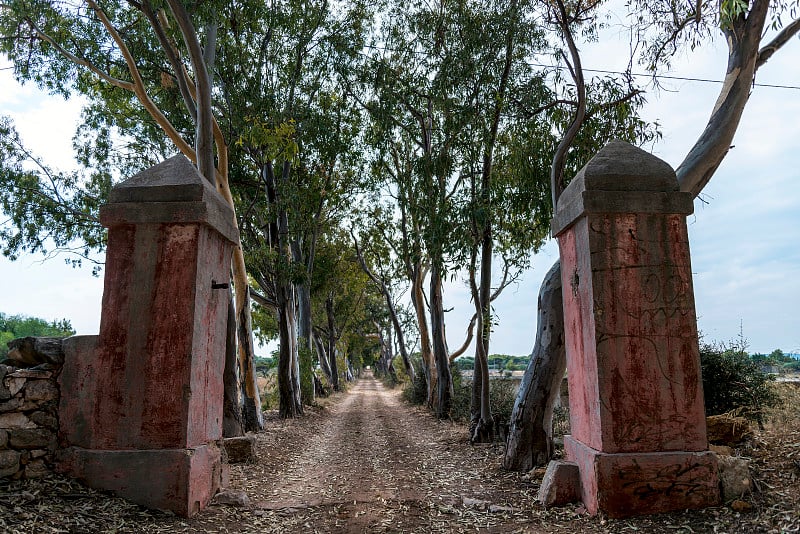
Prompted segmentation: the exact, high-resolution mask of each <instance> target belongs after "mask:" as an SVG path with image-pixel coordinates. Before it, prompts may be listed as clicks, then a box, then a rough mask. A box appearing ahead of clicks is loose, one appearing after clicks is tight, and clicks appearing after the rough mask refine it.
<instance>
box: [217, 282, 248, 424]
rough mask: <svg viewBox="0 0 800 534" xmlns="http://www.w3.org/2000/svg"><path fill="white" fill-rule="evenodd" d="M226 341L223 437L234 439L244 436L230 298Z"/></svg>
mask: <svg viewBox="0 0 800 534" xmlns="http://www.w3.org/2000/svg"><path fill="white" fill-rule="evenodd" d="M226 333H227V335H226V339H225V369H224V371H223V373H222V383H223V384H224V387H223V389H224V396H223V398H224V401H223V403H222V435H223V436H224V437H226V438H234V437H237V436H243V435H244V426H243V424H242V410H241V406H240V404H239V384H238V378H237V376H236V363H237V352H236V310H235V308H234V304H233V298H232V296H230V295H229V296H228V324H227V332H226Z"/></svg>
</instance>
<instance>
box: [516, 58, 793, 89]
mask: <svg viewBox="0 0 800 534" xmlns="http://www.w3.org/2000/svg"><path fill="white" fill-rule="evenodd" d="M528 65H530V66H531V67H541V68H548V69H552V68H555V69H565V68H566V67H565V66H563V65H544V64H542V63H528ZM583 70H584V72H596V73H599V74H627V75H630V76H636V77H640V78H657V79H663V80H680V81H685V82H702V83H716V84H721V83H724V82H723V81H722V80H711V79H709V78H688V77H684V76H670V75H668V74H656V75H653V74H647V73H641V72H625V71H621V70H603V69H583ZM753 85H754V86H756V87H772V88H773V89H794V90H800V86H797V85H780V84H774V83H758V82H756V83H754V84H753Z"/></svg>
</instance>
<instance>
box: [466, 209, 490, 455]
mask: <svg viewBox="0 0 800 534" xmlns="http://www.w3.org/2000/svg"><path fill="white" fill-rule="evenodd" d="M492 245H493V242H492V230H491V223H490V222H489V221H487V222H486V226H485V228H484V232H483V239H482V241H481V279H480V280H481V282H480V286H479V287H478V288H477V292H476V294H475V295H474V297H476V298H475V307H476V311H477V312H478V334H479V335H478V339H477V341H476V344H475V373H474V376H476V377H477V376H478V375H480V377H481V380H480V382H476V381H473V385H472V388H473V395H472V399H473V402H477V406H475V407H474V408H473V411H474V413H473V420H472V423H471V425H470V427H471V430H472V435H471V436H470V441H471V442H472V443H489V442H491V441H492V440H493V439H494V437H495V431H494V428H495V426H494V419H493V418H492V408H491V403H490V398H489V337H490V335H491V331H492V322H491V321H492V310H491V300H490V299H491V293H492V248H493V247H492ZM479 370H480V373H479V372H478V371H479ZM475 417H477V419H474V418H475Z"/></svg>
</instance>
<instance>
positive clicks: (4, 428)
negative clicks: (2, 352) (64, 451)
mask: <svg viewBox="0 0 800 534" xmlns="http://www.w3.org/2000/svg"><path fill="white" fill-rule="evenodd" d="M57 375H58V373H57V371H52V370H39V369H19V368H16V367H12V366H9V365H3V364H0V478H5V477H11V478H14V479H19V478H39V477H43V476H46V475H48V474H49V473H50V472H51V470H52V467H53V463H54V461H53V459H54V454H55V452H56V448H57V445H58V400H59V389H58V383H57V379H58V376H57Z"/></svg>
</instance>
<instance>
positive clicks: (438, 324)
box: [430, 265, 453, 419]
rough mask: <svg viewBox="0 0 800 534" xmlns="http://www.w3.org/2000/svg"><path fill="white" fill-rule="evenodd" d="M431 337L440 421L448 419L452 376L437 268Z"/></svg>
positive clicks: (432, 270)
mask: <svg viewBox="0 0 800 534" xmlns="http://www.w3.org/2000/svg"><path fill="white" fill-rule="evenodd" d="M430 284H431V337H432V340H433V355H434V357H435V358H436V381H437V385H436V397H437V398H436V416H437V417H438V418H440V419H446V418H448V417H450V408H451V407H452V403H453V375H452V374H451V373H450V359H449V357H448V356H449V354H448V352H447V338H446V337H445V330H444V303H443V300H442V277H441V275H440V273H439V269H438V267H436V266H435V265H434V266H433V268H432V269H431V281H430Z"/></svg>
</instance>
